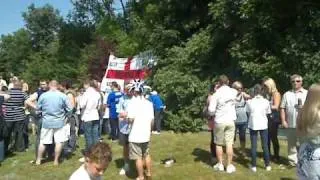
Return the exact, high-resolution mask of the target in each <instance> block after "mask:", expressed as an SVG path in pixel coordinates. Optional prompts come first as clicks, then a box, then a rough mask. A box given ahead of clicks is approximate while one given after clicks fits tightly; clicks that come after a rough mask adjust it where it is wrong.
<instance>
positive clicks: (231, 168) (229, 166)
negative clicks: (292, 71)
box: [227, 164, 236, 173]
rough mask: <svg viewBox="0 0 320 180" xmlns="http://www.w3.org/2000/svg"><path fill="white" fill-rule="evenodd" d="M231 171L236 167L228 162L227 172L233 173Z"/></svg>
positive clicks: (234, 170)
mask: <svg viewBox="0 0 320 180" xmlns="http://www.w3.org/2000/svg"><path fill="white" fill-rule="evenodd" d="M233 172H236V167H234V165H232V164H229V165H228V166H227V173H233Z"/></svg>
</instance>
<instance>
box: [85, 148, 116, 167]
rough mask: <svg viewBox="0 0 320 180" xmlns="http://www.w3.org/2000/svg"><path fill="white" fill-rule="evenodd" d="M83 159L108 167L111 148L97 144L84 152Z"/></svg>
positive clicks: (110, 159) (110, 158)
mask: <svg viewBox="0 0 320 180" xmlns="http://www.w3.org/2000/svg"><path fill="white" fill-rule="evenodd" d="M85 157H87V158H89V159H90V161H92V162H95V163H97V164H103V165H108V164H109V162H111V161H112V152H111V148H110V146H109V144H107V143H105V142H98V143H97V144H95V145H93V146H91V148H90V149H89V150H88V151H87V152H85Z"/></svg>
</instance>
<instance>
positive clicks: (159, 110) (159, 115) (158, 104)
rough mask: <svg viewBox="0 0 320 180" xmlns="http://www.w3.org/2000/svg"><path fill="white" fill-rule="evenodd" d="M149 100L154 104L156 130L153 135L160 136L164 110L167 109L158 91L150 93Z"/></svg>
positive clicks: (154, 129)
mask: <svg viewBox="0 0 320 180" xmlns="http://www.w3.org/2000/svg"><path fill="white" fill-rule="evenodd" d="M150 94H151V95H150V97H149V100H150V101H151V102H152V104H153V109H154V121H155V123H154V128H153V131H152V133H153V134H160V131H161V121H162V119H163V110H164V109H165V105H164V104H163V102H162V100H161V98H160V95H159V94H158V93H157V91H152V92H151V93H150Z"/></svg>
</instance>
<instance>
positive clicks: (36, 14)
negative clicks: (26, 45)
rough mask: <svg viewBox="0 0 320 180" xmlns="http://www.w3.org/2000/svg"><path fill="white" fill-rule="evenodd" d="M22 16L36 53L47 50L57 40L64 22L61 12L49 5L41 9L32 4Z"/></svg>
mask: <svg viewBox="0 0 320 180" xmlns="http://www.w3.org/2000/svg"><path fill="white" fill-rule="evenodd" d="M22 16H23V18H24V21H25V23H26V25H25V26H26V28H27V30H28V31H29V33H30V34H31V39H32V43H33V48H34V49H35V50H36V51H40V50H41V49H44V48H46V46H47V45H48V44H49V43H50V42H52V41H53V40H55V38H56V36H57V34H58V32H59V30H60V27H61V23H62V21H63V19H62V17H61V16H60V15H59V11H58V10H55V9H54V8H53V7H52V6H51V5H49V4H47V5H45V6H43V7H40V8H36V7H35V5H34V4H31V5H30V6H29V7H28V10H27V12H24V13H22Z"/></svg>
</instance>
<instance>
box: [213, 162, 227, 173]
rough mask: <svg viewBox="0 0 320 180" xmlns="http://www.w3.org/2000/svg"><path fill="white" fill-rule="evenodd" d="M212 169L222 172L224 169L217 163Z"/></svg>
mask: <svg viewBox="0 0 320 180" xmlns="http://www.w3.org/2000/svg"><path fill="white" fill-rule="evenodd" d="M213 169H214V170H215V171H224V167H223V164H221V163H217V164H216V165H214V166H213Z"/></svg>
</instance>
